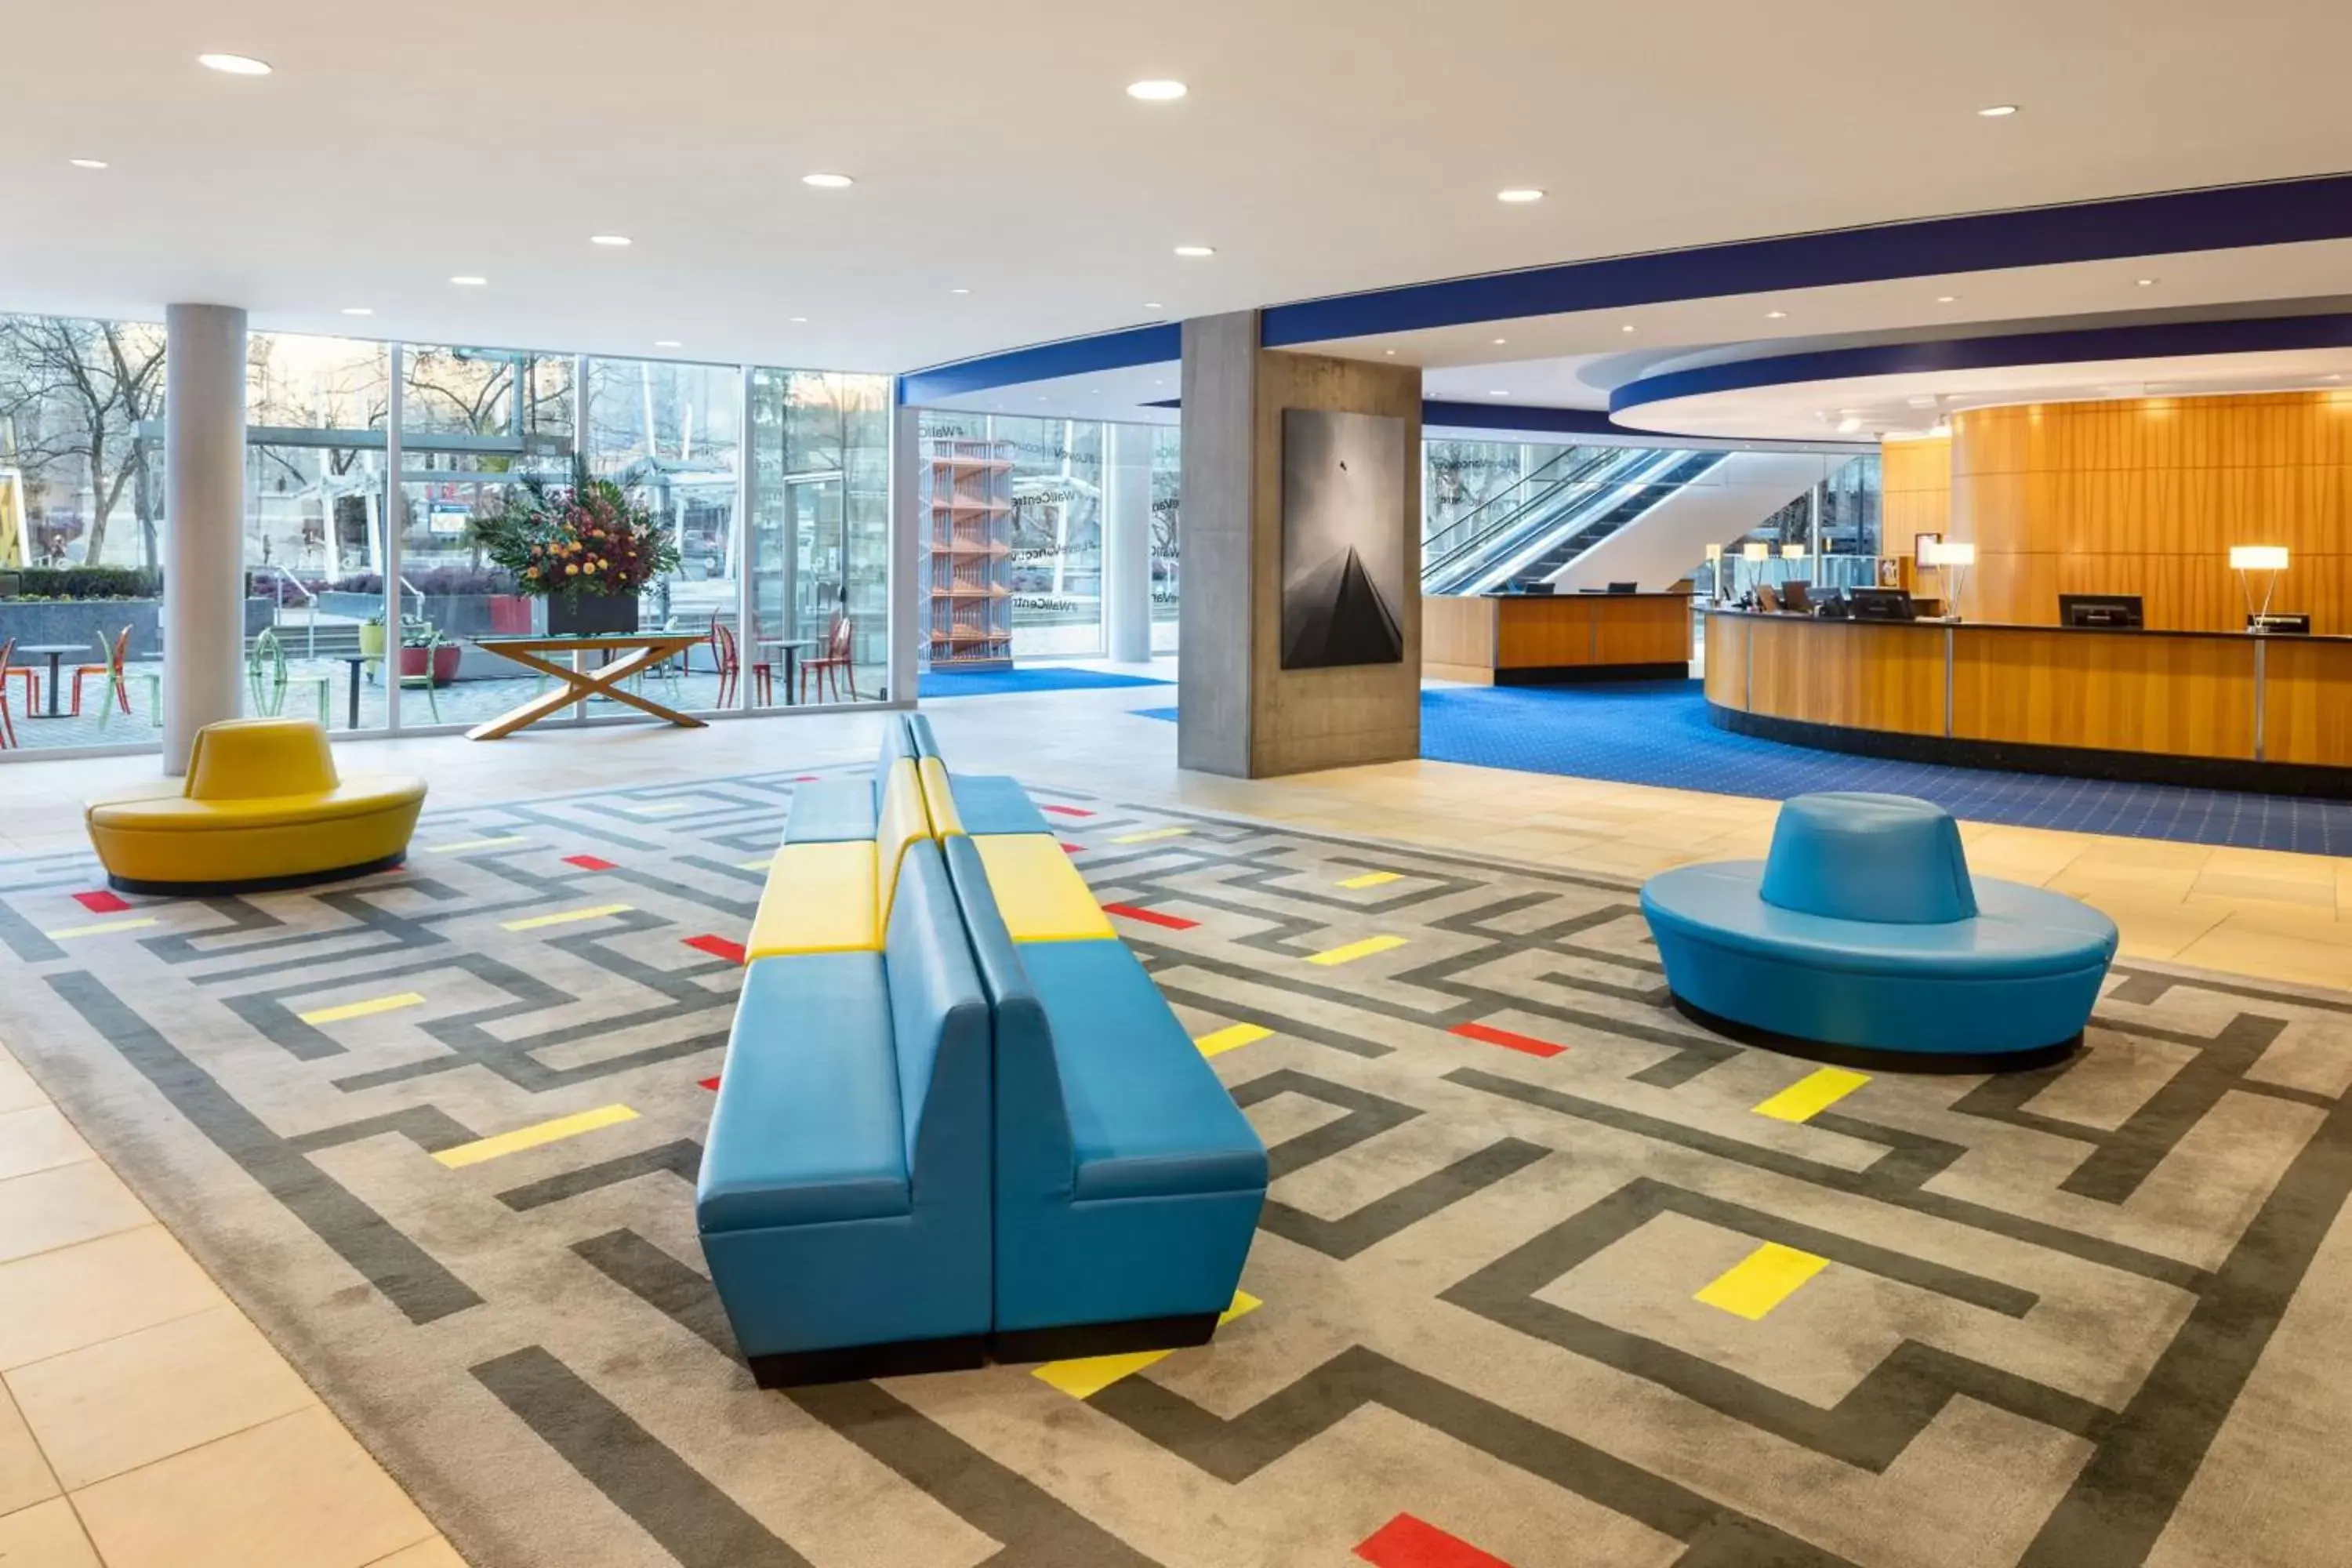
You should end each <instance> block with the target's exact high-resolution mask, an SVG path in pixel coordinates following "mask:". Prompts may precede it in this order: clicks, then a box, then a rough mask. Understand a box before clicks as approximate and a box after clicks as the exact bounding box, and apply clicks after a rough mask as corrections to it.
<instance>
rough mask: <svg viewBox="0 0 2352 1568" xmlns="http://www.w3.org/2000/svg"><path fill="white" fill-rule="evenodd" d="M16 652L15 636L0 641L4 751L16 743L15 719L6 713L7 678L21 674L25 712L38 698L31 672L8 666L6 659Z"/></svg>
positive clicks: (0, 719) (0, 721)
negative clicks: (23, 686) (23, 681)
mask: <svg viewBox="0 0 2352 1568" xmlns="http://www.w3.org/2000/svg"><path fill="white" fill-rule="evenodd" d="M14 657H16V638H15V637H10V638H9V639H8V640H7V641H6V642H0V751H6V750H7V749H8V748H9V747H11V746H13V745H15V744H16V721H15V720H14V719H13V718H11V717H10V716H9V713H8V678H9V677H10V676H12V675H21V676H23V677H24V678H25V711H26V712H27V713H30V712H31V711H32V710H33V709H34V706H35V704H36V703H37V701H38V700H39V699H38V697H37V694H36V693H35V691H34V689H33V672H32V671H31V670H29V669H11V668H8V661H9V659H11V658H14Z"/></svg>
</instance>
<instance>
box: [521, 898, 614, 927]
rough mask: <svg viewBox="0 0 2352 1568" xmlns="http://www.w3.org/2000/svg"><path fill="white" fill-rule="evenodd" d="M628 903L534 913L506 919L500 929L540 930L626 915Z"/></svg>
mask: <svg viewBox="0 0 2352 1568" xmlns="http://www.w3.org/2000/svg"><path fill="white" fill-rule="evenodd" d="M628 912H629V906H628V905H627V904H594V905H592V906H590V907H589V908H587V909H584V910H562V911H561V912H560V913H557V914H551V915H533V916H531V917H530V919H529V920H521V921H502V922H500V924H499V930H500V931H540V930H542V929H544V928H545V927H548V926H568V925H572V924H574V923H575V922H577V921H601V920H603V919H604V917H605V916H606V915H625V914H627V913H628Z"/></svg>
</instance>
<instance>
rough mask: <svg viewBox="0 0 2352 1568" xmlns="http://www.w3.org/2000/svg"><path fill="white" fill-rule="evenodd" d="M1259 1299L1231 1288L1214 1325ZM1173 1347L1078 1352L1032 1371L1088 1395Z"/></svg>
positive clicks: (1067, 1390)
mask: <svg viewBox="0 0 2352 1568" xmlns="http://www.w3.org/2000/svg"><path fill="white" fill-rule="evenodd" d="M1261 1305H1263V1303H1262V1302H1260V1301H1259V1300H1258V1299H1257V1298H1256V1297H1255V1296H1253V1295H1251V1294H1250V1293H1249V1292H1248V1291H1246V1290H1236V1291H1234V1304H1233V1305H1232V1306H1230V1307H1227V1308H1226V1309H1225V1310H1223V1312H1220V1313H1218V1314H1217V1327H1219V1328H1221V1329H1222V1328H1223V1327H1224V1326H1225V1325H1226V1324H1227V1323H1230V1322H1232V1321H1234V1319H1235V1318H1238V1317H1240V1316H1241V1315H1242V1314H1243V1313H1244V1312H1254V1311H1255V1310H1257V1309H1258V1308H1259V1307H1260V1306H1261ZM1175 1353H1176V1352H1174V1351H1130V1352H1128V1353H1127V1354H1125V1355H1090V1356H1080V1357H1078V1358H1077V1359H1076V1360H1074V1361H1049V1362H1047V1363H1045V1365H1044V1366H1041V1367H1039V1368H1038V1369H1037V1370H1036V1372H1035V1373H1034V1376H1036V1377H1037V1378H1038V1379H1039V1381H1041V1382H1045V1383H1049V1384H1053V1385H1054V1386H1055V1388H1058V1389H1060V1390H1061V1391H1062V1392H1063V1393H1065V1394H1068V1395H1069V1396H1070V1397H1071V1398H1073V1399H1091V1398H1093V1397H1094V1396H1095V1395H1096V1394H1100V1393H1101V1392H1102V1391H1103V1390H1104V1389H1106V1388H1108V1387H1109V1386H1110V1385H1111V1384H1114V1383H1117V1382H1118V1380H1119V1379H1120V1378H1122V1377H1129V1376H1132V1375H1133V1374H1134V1373H1139V1372H1141V1371H1142V1370H1143V1369H1144V1368H1145V1367H1147V1366H1150V1365H1151V1364H1152V1363H1155V1362H1161V1361H1165V1360H1167V1359H1168V1358H1169V1357H1170V1356H1171V1355H1174V1354H1175Z"/></svg>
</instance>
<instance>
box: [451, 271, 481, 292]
mask: <svg viewBox="0 0 2352 1568" xmlns="http://www.w3.org/2000/svg"><path fill="white" fill-rule="evenodd" d="M449 281H450V282H452V283H455V284H456V285H457V287H458V288H460V289H479V288H480V287H482V286H483V285H484V284H486V283H488V281H489V279H487V278H477V277H475V276H474V275H473V274H472V273H470V272H460V273H459V274H457V277H455V278H452V279H449Z"/></svg>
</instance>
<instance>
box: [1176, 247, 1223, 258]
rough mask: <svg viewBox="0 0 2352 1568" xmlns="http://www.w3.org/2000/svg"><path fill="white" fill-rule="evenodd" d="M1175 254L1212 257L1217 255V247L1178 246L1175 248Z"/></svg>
mask: <svg viewBox="0 0 2352 1568" xmlns="http://www.w3.org/2000/svg"><path fill="white" fill-rule="evenodd" d="M1176 254H1177V255H1179V256H1214V255H1216V254H1217V247H1215V246H1213V245H1180V246H1178V247H1176Z"/></svg>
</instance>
